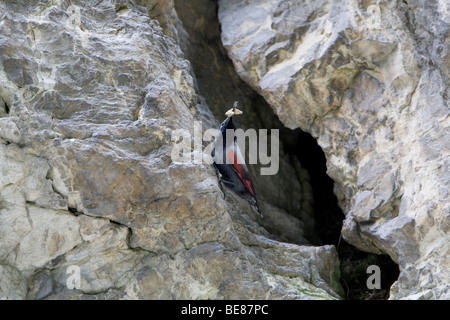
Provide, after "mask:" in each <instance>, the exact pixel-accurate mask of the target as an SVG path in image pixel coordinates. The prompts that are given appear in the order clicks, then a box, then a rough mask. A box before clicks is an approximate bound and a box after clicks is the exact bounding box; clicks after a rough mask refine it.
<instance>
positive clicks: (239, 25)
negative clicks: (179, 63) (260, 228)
mask: <svg viewBox="0 0 450 320" xmlns="http://www.w3.org/2000/svg"><path fill="white" fill-rule="evenodd" d="M219 19H220V22H221V26H222V41H223V44H224V46H225V48H226V49H227V51H228V54H229V56H230V58H231V59H232V61H233V63H234V65H235V68H236V70H237V72H238V73H239V75H240V76H241V77H242V79H244V80H245V81H246V82H247V83H248V84H249V85H251V86H252V87H253V88H254V89H255V90H256V91H257V92H259V93H260V94H261V95H262V96H263V97H264V98H265V99H266V100H267V101H268V102H269V104H270V105H271V107H272V108H273V110H274V112H275V113H276V114H277V115H278V116H279V118H280V120H281V121H282V122H283V123H284V124H285V125H286V126H288V127H290V128H296V127H300V128H301V129H302V130H304V131H308V132H310V133H311V134H312V135H313V136H314V137H316V138H317V139H318V143H319V145H320V146H321V147H322V149H323V150H324V152H325V154H326V157H327V167H328V175H329V176H330V177H331V178H333V180H334V181H335V193H336V195H337V196H338V198H339V203H340V206H341V207H342V208H343V210H344V212H345V214H346V219H345V221H344V226H343V230H342V234H343V237H344V238H345V239H346V240H347V241H348V242H350V243H351V244H353V245H355V246H356V247H358V248H360V249H362V250H365V251H368V252H374V253H387V254H389V255H390V256H391V258H392V259H393V260H394V261H395V262H397V263H398V264H399V267H400V276H399V279H398V281H397V282H396V283H395V284H394V285H393V287H392V290H391V297H390V298H391V299H403V298H405V299H439V298H440V299H449V298H450V293H449V283H450V261H449V256H450V255H449V249H450V241H449V236H448V234H449V226H450V215H449V213H450V206H449V200H448V199H449V190H450V176H449V170H448V168H449V153H450V145H449V143H450V139H449V109H448V96H449V82H450V81H449V72H450V70H449V62H450V58H449V57H450V55H449V50H448V39H449V23H450V13H449V7H448V4H447V3H446V2H445V1H420V0H416V1H412V0H411V1H410V0H408V1H327V0H324V1H307V0H305V1H285V0H278V1H271V0H255V1H251V0H249V1H239V0H221V1H219Z"/></svg>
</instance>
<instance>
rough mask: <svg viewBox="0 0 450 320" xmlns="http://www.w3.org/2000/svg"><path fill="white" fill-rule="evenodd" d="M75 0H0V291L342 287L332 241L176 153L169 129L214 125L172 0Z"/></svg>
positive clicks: (284, 293) (213, 294) (192, 295)
mask: <svg viewBox="0 0 450 320" xmlns="http://www.w3.org/2000/svg"><path fill="white" fill-rule="evenodd" d="M70 3H71V5H70V6H68V4H67V3H66V2H63V1H23V2H21V1H17V2H10V1H1V2H0V16H1V22H0V44H1V45H0V98H1V99H0V102H1V103H0V117H1V118H0V274H1V277H0V299H25V298H27V299H161V298H165V299H171V298H172V299H197V298H204V299H231V298H242V299H250V298H259V299H270V298H290V299H336V298H339V294H341V288H340V285H339V282H338V278H339V262H338V259H337V255H336V250H335V248H334V247H333V246H320V247H312V246H301V245H298V244H293V243H284V242H279V241H277V240H274V238H275V236H273V235H272V234H271V233H269V232H268V231H267V230H266V229H264V228H263V227H261V225H260V224H259V223H258V222H257V221H256V220H257V217H256V215H255V213H254V212H253V211H252V210H251V208H250V206H249V205H248V204H247V203H246V202H245V200H242V199H240V198H238V197H236V196H234V195H233V194H231V193H229V192H227V191H226V190H224V192H225V193H226V195H225V197H224V194H223V192H222V191H221V188H220V186H219V184H218V180H217V177H216V175H215V172H214V169H213V168H212V167H211V166H210V165H205V164H201V165H198V164H178V163H174V162H173V161H172V159H171V157H170V155H171V151H172V148H173V146H174V141H172V132H173V131H174V130H176V129H186V130H189V131H190V132H193V127H194V126H193V123H194V121H195V120H202V121H204V126H205V127H206V128H207V127H208V126H210V127H215V126H217V125H218V123H219V122H218V121H217V120H216V119H215V118H214V116H213V115H212V113H211V111H210V109H209V108H208V105H207V104H206V103H205V101H204V100H205V99H204V98H202V97H201V96H199V95H198V93H197V91H196V81H195V75H194V74H193V72H192V69H191V66H190V63H189V61H188V60H186V57H185V55H184V53H183V51H182V48H185V46H186V45H188V44H189V43H188V40H187V38H186V35H185V31H183V30H182V28H181V27H180V26H181V22H180V21H179V19H178V18H177V14H176V11H175V10H174V3H173V2H172V1H148V2H143V1H142V2H141V3H140V4H141V5H145V6H140V5H136V4H134V2H133V1H101V2H98V3H97V4H96V5H92V4H91V3H90V2H89V3H88V2H87V1H86V2H84V1H71V2H70ZM155 10H156V11H155ZM268 205H269V209H268V210H272V209H270V203H268ZM273 210H275V209H273ZM284 217H286V215H284ZM291 219H294V217H291ZM295 221H296V222H295V223H292V225H293V226H297V225H296V223H298V219H297V220H295ZM275 228H276V227H275ZM295 228H296V230H300V231H301V229H300V227H295ZM292 230H294V229H291V231H292ZM296 236H298V235H296V234H292V235H291V237H296ZM288 237H289V235H288ZM73 266H75V267H78V268H79V270H80V282H79V284H80V287H79V288H78V287H76V288H75V289H70V288H69V287H68V281H69V280H70V279H69V278H70V275H72V274H71V273H70V272H68V271H69V270H71V267H73Z"/></svg>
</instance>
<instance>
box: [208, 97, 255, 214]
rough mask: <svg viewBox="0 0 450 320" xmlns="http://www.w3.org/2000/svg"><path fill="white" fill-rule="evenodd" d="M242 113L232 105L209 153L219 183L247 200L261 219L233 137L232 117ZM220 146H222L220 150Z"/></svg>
mask: <svg viewBox="0 0 450 320" xmlns="http://www.w3.org/2000/svg"><path fill="white" fill-rule="evenodd" d="M242 113H243V112H242V111H241V110H239V109H237V101H236V102H235V103H234V105H233V107H232V108H231V109H230V110H228V111H227V112H226V113H225V115H226V116H227V118H226V119H225V120H224V121H223V122H222V124H221V125H220V134H219V135H218V136H217V137H216V140H215V142H214V143H215V144H214V148H213V149H212V151H211V157H212V158H213V160H214V162H213V164H214V167H215V169H216V172H217V173H218V176H219V181H220V182H221V183H223V185H225V186H226V187H227V188H229V189H231V190H232V191H233V192H234V193H236V194H237V195H238V196H240V197H241V198H243V199H245V200H247V201H248V202H249V203H250V204H251V205H252V206H253V208H255V209H256V212H257V213H258V214H259V215H260V216H261V217H262V214H261V211H260V210H259V205H258V200H257V198H256V192H255V187H254V185H253V182H252V178H251V176H250V172H249V171H248V168H247V166H246V165H245V161H244V158H243V156H242V153H241V150H240V149H239V145H238V143H237V139H236V136H235V135H234V132H235V131H236V126H235V124H234V121H233V116H234V115H239V114H242ZM230 130H231V131H230ZM231 132H232V133H231ZM230 134H232V136H231V137H230V136H228V139H227V135H230ZM220 144H222V147H221V148H220ZM216 149H217V154H216ZM220 153H221V154H220ZM227 159H228V161H227Z"/></svg>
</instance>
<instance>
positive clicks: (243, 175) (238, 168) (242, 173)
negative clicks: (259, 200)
mask: <svg viewBox="0 0 450 320" xmlns="http://www.w3.org/2000/svg"><path fill="white" fill-rule="evenodd" d="M227 158H228V159H229V160H231V161H232V167H233V169H234V171H235V172H236V173H237V175H238V177H239V179H241V181H242V183H243V184H244V185H245V186H246V188H247V189H248V191H249V192H250V193H251V194H252V195H253V196H254V197H255V198H256V194H255V190H253V183H252V181H251V180H250V176H249V174H248V172H247V171H246V169H245V167H244V166H243V165H242V164H240V163H238V161H237V156H236V154H235V153H234V151H233V150H230V151H228V153H227Z"/></svg>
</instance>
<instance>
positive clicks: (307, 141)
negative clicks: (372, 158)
mask: <svg viewBox="0 0 450 320" xmlns="http://www.w3.org/2000/svg"><path fill="white" fill-rule="evenodd" d="M286 130H289V129H286ZM285 135H286V133H285ZM291 135H292V137H291V139H288V141H286V140H285V141H284V142H285V145H286V147H287V149H288V150H287V152H290V153H292V154H294V155H295V156H296V157H297V158H298V159H299V161H300V163H301V165H302V167H303V168H305V169H306V170H307V171H308V174H309V176H310V184H311V187H312V190H313V198H314V205H313V208H314V217H315V234H316V235H317V238H318V239H319V242H318V243H317V242H314V241H312V242H313V244H315V245H324V244H332V245H334V246H336V248H337V252H338V255H339V260H340V264H341V265H340V269H341V285H342V287H343V288H344V291H345V297H343V298H345V299H348V300H386V299H388V298H389V292H390V287H391V286H392V284H393V283H394V282H395V281H396V280H397V279H398V276H399V269H398V265H397V264H396V263H395V262H394V261H392V259H391V258H390V257H389V256H388V255H377V254H373V253H368V252H364V251H361V250H358V249H357V248H356V247H354V246H352V245H351V244H349V243H347V242H346V241H345V240H344V239H342V237H341V229H342V223H343V220H344V218H345V215H344V213H343V212H342V210H341V208H340V207H339V205H338V200H337V198H336V196H335V194H334V192H333V186H334V181H333V180H332V179H331V178H330V177H329V176H328V175H327V173H326V171H327V166H326V158H325V154H324V152H323V151H322V149H321V148H320V146H319V145H318V144H317V141H316V139H314V138H313V137H312V136H311V135H310V134H308V133H306V132H303V131H301V130H300V129H295V130H292V131H291ZM370 265H376V266H378V267H380V271H381V277H380V284H381V288H380V289H369V288H368V287H367V283H366V282H367V279H368V277H369V276H370V274H368V273H367V268H368V267H369V266H370Z"/></svg>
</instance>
